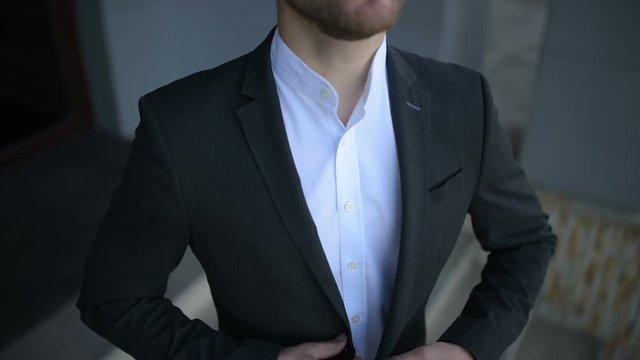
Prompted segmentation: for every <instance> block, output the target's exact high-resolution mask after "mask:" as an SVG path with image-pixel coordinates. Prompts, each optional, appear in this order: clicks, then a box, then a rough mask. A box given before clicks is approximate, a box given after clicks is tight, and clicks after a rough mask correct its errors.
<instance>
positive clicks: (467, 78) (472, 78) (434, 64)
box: [394, 48, 483, 91]
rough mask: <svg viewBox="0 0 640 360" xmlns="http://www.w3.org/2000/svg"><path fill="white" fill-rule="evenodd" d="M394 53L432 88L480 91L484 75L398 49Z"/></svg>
mask: <svg viewBox="0 0 640 360" xmlns="http://www.w3.org/2000/svg"><path fill="white" fill-rule="evenodd" d="M394 51H396V52H397V53H398V54H399V55H400V57H401V58H402V59H404V60H405V61H406V62H407V63H408V64H409V65H410V67H411V68H412V70H413V71H414V72H415V73H416V76H417V78H418V79H419V80H421V81H427V82H429V83H430V84H431V87H433V86H436V87H437V88H442V87H445V88H450V87H455V88H456V89H457V90H458V91H459V90H462V89H470V90H471V89H474V91H475V90H477V89H480V81H481V78H482V77H483V75H482V74H481V73H479V72H478V71H476V70H473V69H470V68H467V67H465V66H462V65H458V64H453V63H448V62H444V61H440V60H436V59H433V58H429V57H424V56H420V55H417V54H414V53H412V52H408V51H404V50H400V49H396V48H394Z"/></svg>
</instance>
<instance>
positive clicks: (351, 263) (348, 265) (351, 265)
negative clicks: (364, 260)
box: [347, 261, 358, 270]
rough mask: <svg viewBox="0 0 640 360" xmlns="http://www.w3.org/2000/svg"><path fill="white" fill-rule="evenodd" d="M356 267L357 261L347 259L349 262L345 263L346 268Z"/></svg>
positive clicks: (352, 268) (353, 268)
mask: <svg viewBox="0 0 640 360" xmlns="http://www.w3.org/2000/svg"><path fill="white" fill-rule="evenodd" d="M357 268H358V263H357V262H355V261H349V263H347V269H349V270H355V269H357Z"/></svg>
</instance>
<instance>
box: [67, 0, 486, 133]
mask: <svg viewBox="0 0 640 360" xmlns="http://www.w3.org/2000/svg"><path fill="white" fill-rule="evenodd" d="M476 2H479V3H482V4H486V3H487V2H488V0H481V1H480V0H456V1H450V2H445V1H443V0H438V1H418V0H413V1H411V0H408V1H407V2H406V4H405V9H404V11H403V13H402V15H401V17H400V19H399V21H398V23H397V24H396V26H395V27H394V28H393V29H392V30H391V31H390V32H389V43H390V44H392V45H394V46H397V47H399V48H402V49H405V50H409V51H412V52H415V53H417V54H420V55H423V56H429V57H435V58H444V59H445V60H447V61H452V62H456V63H459V64H463V65H467V66H470V67H472V68H476V69H477V68H479V66H480V61H479V59H481V53H482V51H483V49H484V37H485V36H484V34H485V32H486V31H485V27H486V24H485V23H486V19H485V18H483V17H484V16H486V11H484V10H482V9H483V6H482V5H478V4H476ZM275 3H276V2H275V0H270V1H269V0H267V1H252V0H236V1H233V2H231V1H212V0H182V1H179V0H136V1H131V0H83V1H80V0H78V1H77V7H78V9H79V17H80V19H79V21H78V24H79V26H80V30H81V38H82V39H83V40H82V42H83V48H84V50H85V58H86V60H87V67H88V71H89V73H90V74H89V76H88V77H89V81H90V83H91V88H92V95H93V98H94V107H95V108H96V112H97V113H98V116H97V117H98V121H97V123H98V124H97V125H98V127H99V128H102V129H105V130H107V131H110V132H112V133H116V134H118V135H120V136H122V137H125V138H132V136H133V134H134V131H135V128H136V126H137V124H138V109H137V100H138V98H139V97H140V96H141V95H143V94H145V93H147V92H149V91H151V90H153V89H155V88H157V87H159V86H161V85H164V84H166V83H168V82H171V81H172V80H175V79H177V78H180V77H183V76H185V75H188V74H190V73H193V72H195V71H198V70H202V69H206V68H211V67H215V66H216V65H219V64H221V63H223V62H224V61H226V60H230V59H232V58H234V57H237V56H239V55H241V54H243V53H245V52H248V51H250V50H252V49H253V48H254V47H255V46H256V45H257V44H258V43H259V42H260V41H261V40H262V39H263V38H264V37H265V36H266V35H267V33H268V32H269V30H270V29H271V28H272V27H273V26H274V25H275V23H276V8H275ZM473 4H476V5H473ZM471 5H473V6H471ZM479 6H480V9H479ZM478 14H480V16H478ZM469 19H473V21H469ZM470 44H472V45H470Z"/></svg>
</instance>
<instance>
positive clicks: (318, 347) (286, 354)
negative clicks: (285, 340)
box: [278, 334, 347, 360]
mask: <svg viewBox="0 0 640 360" xmlns="http://www.w3.org/2000/svg"><path fill="white" fill-rule="evenodd" d="M346 344H347V336H346V335H345V334H340V335H338V336H336V337H335V338H333V339H331V340H328V341H321V342H305V343H302V344H300V345H296V346H292V347H287V348H284V349H282V351H280V355H278V360H320V359H329V358H331V357H333V356H336V355H338V354H339V353H340V352H341V351H342V349H343V348H344V346H345V345H346Z"/></svg>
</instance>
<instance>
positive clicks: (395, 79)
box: [376, 47, 430, 359]
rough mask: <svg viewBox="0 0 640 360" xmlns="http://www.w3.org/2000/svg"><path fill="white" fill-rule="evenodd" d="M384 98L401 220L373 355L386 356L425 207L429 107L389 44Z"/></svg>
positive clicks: (406, 294) (410, 279) (401, 314)
mask: <svg viewBox="0 0 640 360" xmlns="http://www.w3.org/2000/svg"><path fill="white" fill-rule="evenodd" d="M387 77H388V83H389V101H390V106H391V116H392V121H393V127H394V132H395V137H396V146H397V152H398V165H399V168H400V188H401V198H402V222H401V237H400V251H399V254H398V267H397V270H396V277H395V283H394V289H393V293H392V295H391V305H390V308H389V312H388V314H387V318H386V321H385V328H384V332H383V334H382V339H381V341H380V345H379V347H378V354H377V356H376V358H377V359H382V358H383V357H384V358H385V359H386V357H385V356H387V355H388V354H389V353H390V352H391V351H392V347H393V345H394V344H395V342H396V340H397V337H398V336H399V334H400V331H401V330H402V326H403V324H404V320H405V316H406V310H407V305H408V303H409V300H410V297H411V295H412V291H411V290H412V288H413V283H414V277H415V269H416V264H415V261H416V260H417V258H418V256H417V254H419V253H420V250H421V248H422V246H424V240H425V239H421V236H420V235H421V230H422V228H421V227H422V225H423V218H424V214H425V209H426V196H427V172H428V165H429V164H428V161H427V153H428V145H429V144H428V141H427V136H428V134H429V126H430V118H429V117H430V112H429V110H430V106H429V97H428V94H427V93H426V92H425V91H424V90H423V89H421V88H420V87H419V86H417V82H416V75H415V74H414V72H413V71H412V70H411V67H410V66H409V65H408V64H407V63H406V62H405V60H404V59H403V58H402V57H401V55H400V54H399V53H398V52H397V50H395V49H394V48H391V47H390V48H389V49H388V52H387Z"/></svg>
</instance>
